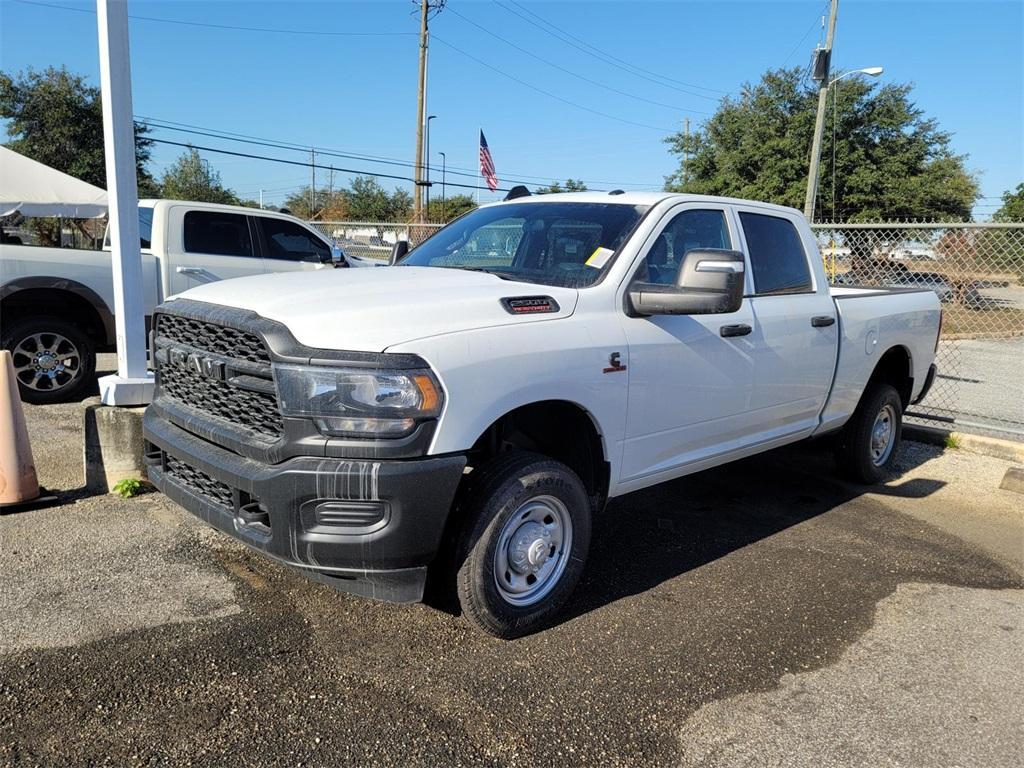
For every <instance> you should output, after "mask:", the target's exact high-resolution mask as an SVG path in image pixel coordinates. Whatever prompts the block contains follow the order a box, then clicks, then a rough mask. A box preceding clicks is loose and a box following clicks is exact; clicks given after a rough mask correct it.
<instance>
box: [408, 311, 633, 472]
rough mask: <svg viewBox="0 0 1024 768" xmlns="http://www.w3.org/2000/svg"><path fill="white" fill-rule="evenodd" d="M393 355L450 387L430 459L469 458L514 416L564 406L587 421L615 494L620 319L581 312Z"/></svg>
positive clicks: (621, 378)
mask: <svg viewBox="0 0 1024 768" xmlns="http://www.w3.org/2000/svg"><path fill="white" fill-rule="evenodd" d="M388 351H389V352H412V353H415V354H417V355H419V356H420V357H422V358H424V359H425V360H427V362H429V363H430V365H431V367H432V368H433V369H434V371H435V372H436V373H437V375H438V377H439V379H440V380H441V385H442V387H444V391H445V406H444V411H443V412H442V414H441V418H440V421H439V424H438V428H437V432H436V433H435V435H434V440H433V444H432V445H431V448H430V453H431V454H444V453H457V452H462V451H466V450H468V449H469V448H471V447H472V446H473V444H474V443H475V442H476V440H477V439H478V438H479V437H480V436H481V435H482V434H483V433H484V432H485V431H486V429H487V428H488V427H489V426H490V425H491V424H493V423H494V422H495V421H497V420H498V419H499V418H501V417H502V416H504V415H505V414H507V413H509V412H511V411H513V410H515V409H516V408H519V407H521V406H524V405H529V404H531V403H538V402H543V401H549V400H561V401H566V402H569V403H574V404H576V405H578V406H579V407H580V408H582V409H583V410H584V411H586V412H587V413H588V414H589V416H590V418H591V420H592V421H593V423H594V426H595V427H596V429H597V432H598V433H599V435H600V436H601V442H602V446H603V449H604V458H605V460H606V461H608V462H609V463H610V465H611V478H610V479H611V485H612V487H614V485H615V483H616V482H617V479H618V474H619V467H620V464H621V452H622V439H621V438H622V435H623V434H624V433H625V423H626V408H625V404H626V388H627V383H628V382H627V374H628V371H627V370H625V369H622V370H618V369H616V370H614V371H608V372H606V369H609V368H612V367H613V366H611V365H610V364H609V359H610V356H611V355H612V354H613V353H616V352H618V353H619V355H620V359H621V360H622V361H623V363H625V361H626V358H627V349H626V341H625V334H624V333H623V331H622V325H621V323H620V322H618V318H617V317H616V316H615V314H614V313H611V312H607V311H605V312H597V311H590V312H587V311H579V309H578V310H577V312H576V313H575V314H574V315H572V316H570V317H566V318H561V319H558V320H552V321H550V322H539V323H529V324H522V325H515V326H505V327H492V328H481V329H478V330H473V331H466V332H460V333H451V334H446V335H441V336H435V337H431V338H426V339H419V340H417V341H415V342H409V343H404V344H398V345H396V346H393V347H389V348H388ZM553 426H555V427H556V428H557V425H553Z"/></svg>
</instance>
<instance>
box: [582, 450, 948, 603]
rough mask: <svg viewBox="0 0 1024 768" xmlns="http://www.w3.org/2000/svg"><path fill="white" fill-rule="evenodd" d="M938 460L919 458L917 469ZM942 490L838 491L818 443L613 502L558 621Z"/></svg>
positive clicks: (926, 482)
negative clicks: (821, 523)
mask: <svg viewBox="0 0 1024 768" xmlns="http://www.w3.org/2000/svg"><path fill="white" fill-rule="evenodd" d="M907 453H909V452H905V454H907ZM916 453H917V452H915V454H916ZM938 453H941V449H940V448H935V451H934V454H933V453H930V452H925V453H924V454H923V455H922V456H921V459H920V462H919V463H923V462H924V461H926V460H927V459H928V458H930V457H931V456H932V455H935V454H938ZM945 485H946V483H945V482H944V481H941V480H931V479H925V478H915V479H912V480H907V481H904V482H898V480H897V481H896V482H890V483H888V484H886V485H876V486H861V485H857V484H853V483H848V482H845V481H844V480H842V479H840V478H839V477H838V474H837V471H836V468H835V464H834V462H833V460H832V457H831V453H830V451H829V450H828V447H827V444H826V443H825V442H824V441H818V442H812V443H805V444H801V445H796V446H791V447H787V448H782V449H779V450H776V451H772V452H769V453H766V454H762V455H759V456H754V457H751V458H748V459H743V460H741V461H738V462H733V463H731V464H728V465H725V466H722V467H717V468H715V469H711V470H707V471H704V472H700V473H697V474H694V475H690V476H688V477H684V478H680V479H679V480H674V481H671V482H669V483H665V484H663V485H660V486H657V487H654V488H651V489H648V490H643V491H637V492H635V493H631V494H628V495H626V496H622V497H619V498H616V499H613V500H612V501H611V503H609V505H608V507H607V508H606V509H605V510H604V512H603V513H602V514H600V515H598V516H597V517H596V518H595V520H594V527H593V532H592V535H591V548H590V556H589V559H588V565H587V570H586V572H585V573H584V575H583V579H582V581H581V584H580V586H579V587H578V588H577V590H576V593H575V603H574V607H573V608H572V609H570V611H569V612H568V613H567V615H566V616H565V617H564V619H563V620H568V619H571V618H574V617H577V616H580V615H582V614H584V613H587V612H589V611H592V610H595V609H597V608H599V607H601V606H603V605H606V604H608V603H611V602H614V601H616V600H619V599H621V598H623V597H627V596H630V595H636V594H640V593H642V592H646V591H647V590H649V589H651V588H653V587H656V586H657V585H659V584H661V583H662V582H665V581H667V580H669V579H673V578H675V577H677V576H679V575H681V574H683V573H686V572H687V571H691V570H693V569H696V568H699V567H701V566H702V565H705V564H706V563H709V562H711V561H713V560H717V559H719V558H722V557H724V556H726V555H728V554H729V553H731V552H733V551H735V550H738V549H741V548H743V547H746V546H748V545H750V544H753V543H755V542H757V541H760V540H762V539H766V538H768V537H770V536H772V535H774V534H776V533H779V532H780V531H783V530H785V529H787V528H790V527H792V526H797V525H800V524H801V523H804V522H806V521H808V520H811V519H812V518H815V517H817V516H819V515H822V514H824V513H826V512H829V511H830V510H833V509H835V508H836V507H839V506H841V505H843V504H845V503H846V502H848V501H850V500H852V499H855V498H857V497H860V496H862V495H864V494H865V493H869V492H870V493H872V494H878V495H883V496H899V497H904V498H913V499H921V498H926V497H927V496H930V495H931V494H933V493H935V492H936V491H937V490H939V489H940V488H942V487H943V486H945Z"/></svg>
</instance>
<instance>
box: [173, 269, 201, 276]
mask: <svg viewBox="0 0 1024 768" xmlns="http://www.w3.org/2000/svg"><path fill="white" fill-rule="evenodd" d="M174 271H175V272H177V273H178V274H179V275H201V274H203V272H205V271H206V270H205V269H202V268H201V267H176V268H175V270H174Z"/></svg>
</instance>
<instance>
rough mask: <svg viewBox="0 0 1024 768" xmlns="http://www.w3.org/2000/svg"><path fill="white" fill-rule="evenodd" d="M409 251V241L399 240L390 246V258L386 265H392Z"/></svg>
mask: <svg viewBox="0 0 1024 768" xmlns="http://www.w3.org/2000/svg"><path fill="white" fill-rule="evenodd" d="M408 252H409V241H408V240H399V241H398V242H396V243H395V244H394V245H393V246H392V247H391V258H390V259H388V266H394V265H395V264H397V263H398V262H399V261H401V260H402V258H403V257H404V256H405V254H407V253H408Z"/></svg>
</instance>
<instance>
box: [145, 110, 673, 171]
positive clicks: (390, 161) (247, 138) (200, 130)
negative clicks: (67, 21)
mask: <svg viewBox="0 0 1024 768" xmlns="http://www.w3.org/2000/svg"><path fill="white" fill-rule="evenodd" d="M135 119H136V120H139V121H142V122H144V123H146V125H148V126H150V127H152V128H155V129H157V130H170V131H177V132H179V133H188V134H193V135H197V136H206V137H208V138H214V139H222V140H224V141H235V142H239V143H242V144H252V145H254V146H265V147H270V148H273V149H286V150H292V151H296V152H303V153H306V152H309V150H310V146H309V145H308V144H294V143H292V142H287V141H283V140H274V139H267V138H262V137H258V136H251V135H249V134H241V133H233V132H231V131H222V130H220V129H216V128H207V127H204V126H199V125H192V124H190V123H179V122H174V121H170V120H162V119H160V118H154V117H146V116H143V115H136V116H135ZM149 140H151V141H155V139H149ZM313 149H314V150H315V151H316V153H317V154H320V155H324V156H328V157H339V158H343V159H347V160H363V161H366V162H372V163H379V164H381V165H393V166H398V167H402V168H412V167H413V163H411V162H409V161H408V160H397V159H394V158H387V157H381V156H375V155H366V154H353V153H345V152H341V151H340V150H332V149H330V148H323V147H316V146H314V147H313ZM303 165H305V166H307V167H308V165H309V163H303ZM431 168H432V169H433V170H437V167H436V166H431ZM453 168H454V169H457V170H453ZM335 170H338V169H335ZM447 172H448V173H449V174H452V175H455V176H463V177H467V178H475V177H476V175H477V174H476V173H474V172H470V171H469V169H467V168H464V167H462V166H448V167H447ZM503 175H504V174H503ZM555 175H557V174H550V175H547V176H531V175H530V174H509V176H507V177H506V178H505V181H506V182H508V183H510V184H514V183H523V184H534V183H536V182H538V181H541V182H543V181H551V179H552V176H555ZM581 181H583V182H584V183H587V184H604V185H609V186H612V187H616V186H619V187H650V186H657V184H651V183H648V182H623V181H618V182H615V181H603V180H594V179H581Z"/></svg>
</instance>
